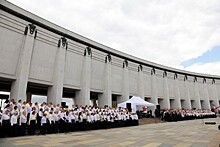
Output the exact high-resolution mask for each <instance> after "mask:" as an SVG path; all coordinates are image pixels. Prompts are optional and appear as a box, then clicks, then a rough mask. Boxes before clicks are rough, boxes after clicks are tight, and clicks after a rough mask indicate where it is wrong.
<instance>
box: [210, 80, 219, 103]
mask: <svg viewBox="0 0 220 147" xmlns="http://www.w3.org/2000/svg"><path fill="white" fill-rule="evenodd" d="M212 89H213V96H214V98H213V103H214V104H215V106H216V107H219V100H218V93H217V92H218V91H217V87H216V85H215V80H213V82H212Z"/></svg>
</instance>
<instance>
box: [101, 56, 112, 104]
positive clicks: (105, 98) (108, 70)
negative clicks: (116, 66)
mask: <svg viewBox="0 0 220 147" xmlns="http://www.w3.org/2000/svg"><path fill="white" fill-rule="evenodd" d="M105 62H106V64H105V75H104V78H105V81H104V93H103V94H99V98H98V101H99V106H102V107H103V106H105V105H108V106H110V107H112V65H111V55H107V56H106V60H105Z"/></svg>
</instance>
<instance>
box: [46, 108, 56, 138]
mask: <svg viewBox="0 0 220 147" xmlns="http://www.w3.org/2000/svg"><path fill="white" fill-rule="evenodd" d="M54 121H55V120H54V117H53V112H52V111H50V112H49V115H48V122H49V123H48V130H47V133H48V134H51V133H53V131H54Z"/></svg>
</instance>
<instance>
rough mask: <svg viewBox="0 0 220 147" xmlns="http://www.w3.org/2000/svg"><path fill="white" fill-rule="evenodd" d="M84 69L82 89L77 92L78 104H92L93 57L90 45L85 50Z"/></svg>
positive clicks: (76, 99)
mask: <svg viewBox="0 0 220 147" xmlns="http://www.w3.org/2000/svg"><path fill="white" fill-rule="evenodd" d="M84 56H85V57H84V61H83V69H82V74H81V90H80V91H78V92H76V98H75V101H76V105H82V106H85V105H89V104H90V86H91V84H90V83H91V64H92V62H91V58H92V51H91V48H90V47H86V49H85V52H84Z"/></svg>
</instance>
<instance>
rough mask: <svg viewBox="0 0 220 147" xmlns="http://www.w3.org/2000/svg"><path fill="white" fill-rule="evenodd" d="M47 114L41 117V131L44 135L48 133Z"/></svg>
mask: <svg viewBox="0 0 220 147" xmlns="http://www.w3.org/2000/svg"><path fill="white" fill-rule="evenodd" d="M46 115H47V114H43V117H42V118H41V129H40V133H41V134H42V135H45V134H46V127H47V118H46Z"/></svg>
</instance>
